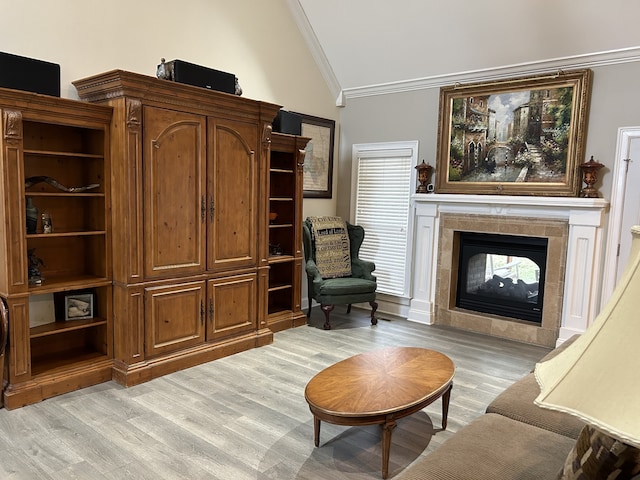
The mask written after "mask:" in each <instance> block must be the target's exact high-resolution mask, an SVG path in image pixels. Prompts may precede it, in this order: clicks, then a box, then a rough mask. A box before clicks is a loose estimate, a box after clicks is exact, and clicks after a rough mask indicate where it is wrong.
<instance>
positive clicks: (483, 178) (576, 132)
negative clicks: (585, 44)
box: [436, 69, 591, 196]
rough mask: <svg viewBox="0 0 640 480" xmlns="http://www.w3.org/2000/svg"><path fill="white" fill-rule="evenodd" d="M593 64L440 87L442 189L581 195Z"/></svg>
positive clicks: (439, 167)
mask: <svg viewBox="0 0 640 480" xmlns="http://www.w3.org/2000/svg"><path fill="white" fill-rule="evenodd" d="M590 97H591V70H588V69H585V70H574V71H569V72H561V71H560V72H558V73H556V74H550V75H540V76H533V77H521V78H514V79H510V80H501V81H495V82H489V83H475V84H467V85H454V86H450V87H443V88H441V89H440V109H439V114H438V115H439V122H438V146H437V158H436V192H437V193H470V194H498V195H548V196H576V195H578V191H579V189H580V185H581V175H580V172H579V165H580V163H581V162H582V161H583V160H584V157H585V152H584V148H585V142H586V135H587V118H588V113H589V102H590Z"/></svg>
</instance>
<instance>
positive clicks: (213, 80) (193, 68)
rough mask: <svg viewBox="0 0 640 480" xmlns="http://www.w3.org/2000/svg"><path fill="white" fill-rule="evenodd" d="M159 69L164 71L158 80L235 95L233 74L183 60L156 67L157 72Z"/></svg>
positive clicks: (234, 77)
mask: <svg viewBox="0 0 640 480" xmlns="http://www.w3.org/2000/svg"><path fill="white" fill-rule="evenodd" d="M161 67H162V68H163V69H164V70H165V71H164V76H162V77H160V76H159V78H165V79H166V80H173V81H174V82H178V83H186V84H187V85H194V86H196V87H203V88H208V89H209V90H217V91H219V92H224V93H235V91H236V76H235V75H234V74H233V73H227V72H223V71H220V70H215V69H213V68H209V67H203V66H202V65H196V64H195V63H189V62H185V61H184V60H171V61H170V62H166V63H164V65H163V64H161V65H158V72H159V71H160V68H161Z"/></svg>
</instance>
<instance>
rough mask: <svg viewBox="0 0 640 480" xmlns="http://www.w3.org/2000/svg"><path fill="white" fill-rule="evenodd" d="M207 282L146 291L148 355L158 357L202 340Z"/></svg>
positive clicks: (152, 288) (146, 343)
mask: <svg viewBox="0 0 640 480" xmlns="http://www.w3.org/2000/svg"><path fill="white" fill-rule="evenodd" d="M204 294H205V283H204V282H189V283H185V284H181V285H170V286H163V287H151V288H147V289H146V291H145V310H146V311H145V321H146V329H145V331H146V335H145V337H146V338H145V340H146V341H145V353H146V354H147V356H153V355H158V354H161V353H166V352H170V351H174V350H179V349H181V348H186V347H190V346H192V345H197V344H198V343H202V341H203V332H204V329H203V328H202V327H203V323H204Z"/></svg>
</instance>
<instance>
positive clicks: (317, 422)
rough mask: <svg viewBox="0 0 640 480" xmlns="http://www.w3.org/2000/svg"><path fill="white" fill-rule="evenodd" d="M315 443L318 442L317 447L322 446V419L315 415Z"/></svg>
mask: <svg viewBox="0 0 640 480" xmlns="http://www.w3.org/2000/svg"><path fill="white" fill-rule="evenodd" d="M313 443H315V444H316V447H319V446H320V419H319V418H318V417H316V416H315V415H314V416H313Z"/></svg>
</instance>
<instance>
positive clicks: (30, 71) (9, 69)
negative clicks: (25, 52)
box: [0, 52, 60, 97]
mask: <svg viewBox="0 0 640 480" xmlns="http://www.w3.org/2000/svg"><path fill="white" fill-rule="evenodd" d="M0 87H5V88H13V89H15V90H25V91H27V92H34V93H42V94H44V95H52V96H54V97H59V96H60V65H59V64H57V63H51V62H45V61H43V60H36V59H35V58H29V57H21V56H19V55H13V54H11V53H4V52H0Z"/></svg>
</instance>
